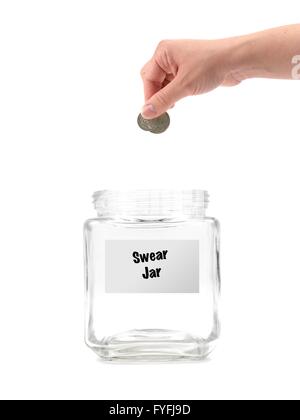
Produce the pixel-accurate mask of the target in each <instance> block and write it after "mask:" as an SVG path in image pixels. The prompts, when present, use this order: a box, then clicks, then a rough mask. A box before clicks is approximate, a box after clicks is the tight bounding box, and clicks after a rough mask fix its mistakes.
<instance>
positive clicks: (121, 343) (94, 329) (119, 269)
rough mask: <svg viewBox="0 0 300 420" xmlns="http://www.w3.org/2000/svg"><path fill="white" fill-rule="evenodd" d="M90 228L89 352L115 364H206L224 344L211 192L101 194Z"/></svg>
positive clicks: (87, 266) (87, 241)
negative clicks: (203, 361) (208, 209)
mask: <svg viewBox="0 0 300 420" xmlns="http://www.w3.org/2000/svg"><path fill="white" fill-rule="evenodd" d="M93 198H94V204H95V209H96V211H97V214H98V215H97V217H96V218H95V219H90V220H88V221H87V222H86V223H85V226H84V236H85V280H86V325H85V338H86V343H87V345H88V346H89V347H90V348H91V349H93V350H94V351H95V352H96V353H97V354H98V355H99V356H100V357H101V358H102V359H104V360H108V361H121V360H126V361H166V360H167V361H173V360H199V359H202V358H204V357H205V356H207V355H208V354H209V353H210V352H211V350H212V349H213V347H214V344H215V342H216V340H217V339H218V337H219V331H220V325H219V318H218V297H219V289H220V276H219V224H218V222H217V220H216V219H213V218H210V217H206V215H205V211H206V207H207V203H208V194H207V192H206V191H200V190H187V191H164V190H137V191H123V192H120V191H99V192H96V193H95V194H94V196H93Z"/></svg>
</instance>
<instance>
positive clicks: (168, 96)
mask: <svg viewBox="0 0 300 420" xmlns="http://www.w3.org/2000/svg"><path fill="white" fill-rule="evenodd" d="M184 96H186V95H185V93H184V89H183V88H182V86H181V84H180V82H179V78H178V77H175V79H173V80H172V81H171V82H170V83H169V84H167V85H166V86H165V87H164V88H162V89H160V90H159V91H157V92H156V93H155V94H154V95H153V96H151V97H150V98H149V99H148V101H146V104H145V105H144V107H143V110H142V114H143V117H144V118H149V119H151V118H155V117H158V116H159V115H161V114H163V113H164V112H166V111H167V110H168V109H169V108H171V107H172V106H173V105H174V104H175V103H176V102H177V101H178V100H179V99H182V98H183V97H184Z"/></svg>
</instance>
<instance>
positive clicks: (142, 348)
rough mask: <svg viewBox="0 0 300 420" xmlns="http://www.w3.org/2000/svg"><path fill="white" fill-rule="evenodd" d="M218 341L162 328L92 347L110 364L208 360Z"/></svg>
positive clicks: (129, 333) (131, 333)
mask: <svg viewBox="0 0 300 420" xmlns="http://www.w3.org/2000/svg"><path fill="white" fill-rule="evenodd" d="M215 342H216V340H215V339H214V340H203V339H201V338H198V337H195V336H192V335H190V334H187V333H184V332H180V331H173V330H160V329H145V330H131V331H127V332H125V333H121V334H116V335H114V336H111V337H107V338H105V339H103V340H102V341H101V342H100V343H99V344H96V343H95V342H92V343H91V342H89V343H88V346H89V347H90V348H91V349H92V350H93V351H94V352H95V353H96V354H97V355H98V356H99V357H100V359H101V360H103V361H107V362H176V361H199V360H203V359H205V358H206V357H207V356H208V355H209V354H210V353H211V352H212V350H213V349H214V347H215Z"/></svg>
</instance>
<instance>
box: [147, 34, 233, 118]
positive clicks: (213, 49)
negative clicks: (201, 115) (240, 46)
mask: <svg viewBox="0 0 300 420" xmlns="http://www.w3.org/2000/svg"><path fill="white" fill-rule="evenodd" d="M230 45H231V42H230V41H229V40H217V41H200V40H177V41H176V40H174V41H162V42H160V44H159V45H158V47H157V49H156V51H155V53H154V56H153V57H152V59H151V60H150V61H149V62H148V63H147V64H146V65H145V66H144V67H143V69H142V70H141V76H142V79H143V82H144V93H145V105H144V107H143V110H142V114H143V116H144V117H145V118H149V119H151V118H155V117H157V116H159V115H161V114H162V113H164V112H165V111H167V110H168V109H169V108H171V107H172V106H173V105H174V104H175V102H177V101H178V100H179V99H182V98H184V97H185V96H189V95H199V94H201V93H205V92H209V91H210V90H212V89H215V88H216V87H218V86H220V85H226V86H233V85H236V84H238V83H239V82H240V80H239V79H238V78H237V76H236V77H235V75H234V74H233V73H232V72H231V66H230Z"/></svg>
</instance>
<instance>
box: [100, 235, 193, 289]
mask: <svg viewBox="0 0 300 420" xmlns="http://www.w3.org/2000/svg"><path fill="white" fill-rule="evenodd" d="M105 251H106V253H105V291H106V293H199V241H197V240H145V241H143V240H109V241H106V243H105Z"/></svg>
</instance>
